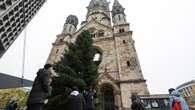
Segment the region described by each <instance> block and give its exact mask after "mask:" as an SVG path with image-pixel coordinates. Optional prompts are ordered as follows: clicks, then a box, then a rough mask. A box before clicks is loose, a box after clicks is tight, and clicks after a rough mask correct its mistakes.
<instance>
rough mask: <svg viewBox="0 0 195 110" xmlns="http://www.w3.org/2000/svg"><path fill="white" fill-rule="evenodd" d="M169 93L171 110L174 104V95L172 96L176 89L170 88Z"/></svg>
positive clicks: (169, 107)
mask: <svg viewBox="0 0 195 110" xmlns="http://www.w3.org/2000/svg"><path fill="white" fill-rule="evenodd" d="M168 91H169V103H168V109H169V110H171V108H172V103H173V94H172V92H173V91H175V89H174V88H170V89H169V90H168Z"/></svg>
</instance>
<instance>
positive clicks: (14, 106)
mask: <svg viewBox="0 0 195 110" xmlns="http://www.w3.org/2000/svg"><path fill="white" fill-rule="evenodd" d="M17 108H18V103H17V102H15V103H14V104H13V110H17Z"/></svg>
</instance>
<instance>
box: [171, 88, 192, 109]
mask: <svg viewBox="0 0 195 110" xmlns="http://www.w3.org/2000/svg"><path fill="white" fill-rule="evenodd" d="M172 96H173V99H172V100H173V101H172V103H171V105H174V104H173V103H174V102H175V101H178V102H180V104H181V108H182V110H189V106H188V104H187V103H186V101H185V100H184V99H183V98H182V97H181V96H180V94H179V92H177V91H173V92H172ZM172 107H173V106H172Z"/></svg>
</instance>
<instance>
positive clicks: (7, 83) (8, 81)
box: [0, 73, 33, 89]
mask: <svg viewBox="0 0 195 110" xmlns="http://www.w3.org/2000/svg"><path fill="white" fill-rule="evenodd" d="M32 84H33V81H30V80H26V79H22V78H18V77H15V76H11V75H7V74H4V73H0V89H9V88H19V87H31V86H32Z"/></svg>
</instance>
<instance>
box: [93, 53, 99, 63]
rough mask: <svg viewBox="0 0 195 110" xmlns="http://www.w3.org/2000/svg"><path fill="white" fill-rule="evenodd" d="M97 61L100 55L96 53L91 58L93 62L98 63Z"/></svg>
mask: <svg viewBox="0 0 195 110" xmlns="http://www.w3.org/2000/svg"><path fill="white" fill-rule="evenodd" d="M99 60H100V53H96V54H95V56H94V58H93V61H99Z"/></svg>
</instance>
